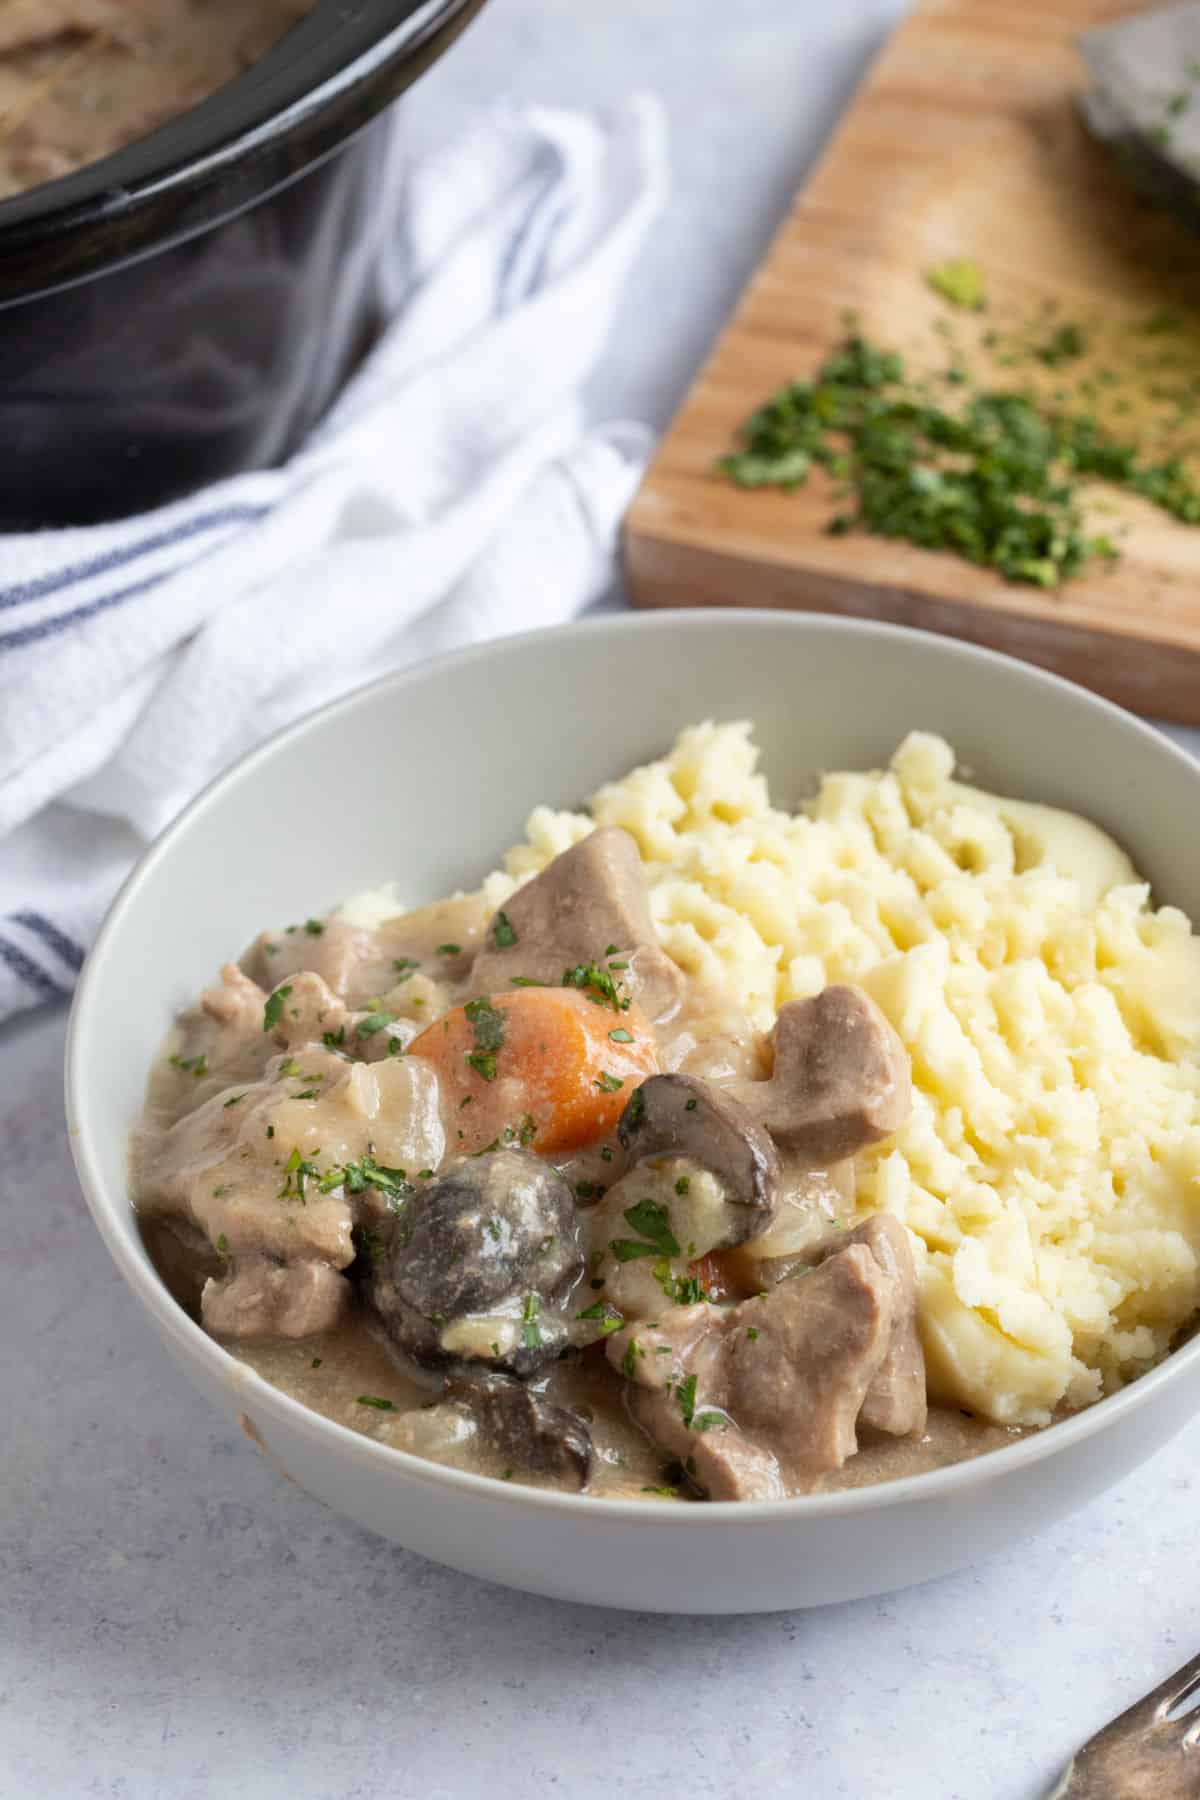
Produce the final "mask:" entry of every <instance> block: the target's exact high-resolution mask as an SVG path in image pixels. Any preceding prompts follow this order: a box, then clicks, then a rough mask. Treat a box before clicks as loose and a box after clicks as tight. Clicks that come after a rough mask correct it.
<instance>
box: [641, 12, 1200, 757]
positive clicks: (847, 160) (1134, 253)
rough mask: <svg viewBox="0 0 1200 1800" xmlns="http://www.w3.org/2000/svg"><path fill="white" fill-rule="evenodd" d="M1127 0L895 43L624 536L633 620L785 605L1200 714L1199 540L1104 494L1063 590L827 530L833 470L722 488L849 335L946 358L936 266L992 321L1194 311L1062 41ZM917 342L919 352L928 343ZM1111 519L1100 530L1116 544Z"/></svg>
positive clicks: (997, 15)
mask: <svg viewBox="0 0 1200 1800" xmlns="http://www.w3.org/2000/svg"><path fill="white" fill-rule="evenodd" d="M1132 10H1136V7H1134V6H1132V5H1131V4H1130V0H926V3H925V4H923V5H921V6H919V7H918V9H917V11H916V12H915V13H914V14H913V16H912V17H911V18H909V19H908V20H907V22H906V23H905V24H903V25H902V26H901V27H900V28H899V29H898V30H897V32H896V33H895V34H894V36H893V37H892V39H891V40H890V42H889V44H888V45H887V47H886V49H885V50H884V51H883V53H882V55H881V56H880V57H879V59H878V60H877V62H876V64H875V66H874V68H873V69H872V71H871V72H870V74H869V76H868V78H867V80H866V81H865V82H864V84H863V86H862V88H861V89H860V91H859V93H858V95H857V97H856V99H855V101H854V104H853V106H852V107H851V109H850V111H849V112H848V114H847V115H846V117H845V119H844V120H843V122H842V124H841V126H840V127H839V129H838V132H837V133H836V135H835V137H834V139H833V141H832V143H831V144H830V146H829V148H828V150H827V151H826V153H825V156H824V157H823V159H822V161H821V163H820V164H819V165H818V167H817V169H816V171H815V173H814V174H813V176H812V178H811V179H810V181H809V182H808V184H807V185H806V187H805V189H804V191H803V192H802V193H801V195H800V197H799V198H798V200H797V202H796V204H795V206H794V208H793V210H792V212H791V213H790V215H789V217H788V218H787V220H786V221H785V223H784V225H783V226H782V228H781V229H780V231H779V233H778V235H777V236H776V238H775V241H774V243H773V244H772V246H771V248H770V250H769V251H768V253H767V256H766V257H765V259H764V261H763V263H762V264H761V266H760V268H759V269H758V271H757V273H756V274H755V276H754V277H753V279H752V280H751V282H750V284H749V286H748V288H747V289H746V291H745V293H744V295H743V296H742V299H741V301H740V303H739V305H738V307H737V309H736V312H735V313H734V315H733V317H732V319H731V321H730V323H729V325H728V326H727V328H726V330H725V331H724V333H723V335H722V336H721V338H720V340H719V342H718V343H717V345H716V347H715V349H714V351H713V353H712V355H711V357H710V359H709V361H708V363H707V364H706V366H705V367H704V368H703V370H702V371H701V373H700V375H699V377H698V378H697V380H696V382H695V384H694V386H693V387H692V389H691V392H690V393H689V394H688V396H687V399H686V400H685V402H684V404H683V407H682V408H681V410H680V412H679V413H678V415H677V416H676V418H675V420H674V422H673V424H672V426H671V428H670V430H669V431H668V433H667V435H666V437H665V439H664V441H663V443H662V446H661V448H660V450H659V453H658V455H657V457H656V458H655V461H654V463H653V465H652V466H651V468H650V470H649V472H648V473H647V476H646V478H645V481H644V482H643V484H642V487H641V489H640V491H639V493H638V495H637V496H636V498H635V500H634V502H633V504H632V506H631V508H630V511H629V513H628V516H627V518H626V523H625V538H624V548H625V560H626V569H627V574H628V580H629V585H630V589H631V592H632V594H633V598H634V600H635V602H636V603H637V604H639V605H642V606H686V605H731V606H739V605H740V606H769V607H792V608H800V609H803V610H808V611H817V612H840V613H849V614H853V615H855V616H859V617H869V618H882V619H890V620H895V621H899V622H901V623H904V624H909V625H917V626H922V627H925V628H928V629H931V630H935V631H940V632H945V633H948V634H949V635H951V636H955V637H961V638H968V639H970V640H972V641H974V642H977V643H982V644H990V645H992V646H994V647H995V648H997V649H1000V650H1006V651H1008V652H1010V653H1011V654H1014V655H1018V656H1022V657H1024V658H1027V659H1028V660H1030V661H1033V662H1037V663H1041V664H1042V665H1043V666H1045V667H1047V668H1050V669H1053V670H1054V671H1056V672H1057V673H1059V674H1063V675H1067V676H1069V677H1071V678H1072V679H1073V680H1076V681H1080V682H1083V683H1085V684H1086V685H1087V686H1089V687H1092V688H1095V689H1097V690H1098V691H1100V692H1101V693H1105V694H1108V695H1110V696H1111V697H1112V698H1114V699H1117V700H1120V701H1121V702H1122V703H1124V704H1125V705H1127V706H1131V707H1133V708H1135V709H1136V710H1138V711H1141V712H1149V713H1153V714H1156V715H1158V716H1160V717H1163V718H1168V719H1175V720H1180V721H1184V722H1188V723H1193V724H1194V723H1200V529H1195V528H1189V527H1187V526H1183V525H1180V524H1177V523H1176V522H1174V521H1172V520H1170V519H1168V518H1166V517H1164V515H1162V514H1161V513H1159V512H1157V511H1156V510H1155V509H1154V508H1152V507H1150V506H1149V505H1147V504H1146V503H1144V502H1141V501H1137V500H1134V499H1128V498H1125V497H1120V498H1119V499H1115V500H1112V501H1111V502H1109V504H1111V505H1112V507H1113V509H1114V512H1115V514H1116V516H1117V519H1118V522H1119V526H1120V529H1121V530H1122V532H1123V533H1124V536H1123V543H1122V556H1121V560H1120V562H1119V563H1118V564H1117V565H1116V566H1115V567H1108V566H1105V565H1092V566H1089V568H1088V569H1086V570H1085V571H1084V572H1083V573H1082V574H1081V575H1078V576H1076V577H1075V578H1074V579H1072V580H1071V581H1069V582H1067V583H1066V584H1065V585H1064V587H1063V588H1062V589H1061V590H1060V591H1059V592H1057V593H1053V594H1046V593H1044V592H1042V591H1041V590H1038V589H1035V588H1031V587H1024V586H1018V585H1013V584H1010V583H1007V582H1005V581H1003V580H1002V579H1000V578H999V577H997V576H996V575H994V574H992V573H991V572H990V571H988V570H985V569H978V568H974V567H972V566H971V565H969V564H967V563H964V562H961V561H959V560H958V559H957V558H956V557H953V556H949V555H945V554H940V553H935V552H930V551H924V550H919V549H916V548H914V547H912V546H909V545H906V544H899V543H894V542H891V541H885V540H883V539H879V538H872V537H869V536H866V535H863V534H859V533H853V534H851V535H849V536H846V537H831V536H830V535H829V534H828V533H827V531H826V529H825V527H826V525H827V523H828V520H829V518H830V516H831V513H832V512H833V511H834V510H835V506H834V503H833V501H832V498H831V493H830V488H829V485H828V482H827V480H826V478H825V477H824V476H821V475H817V476H815V477H814V478H813V479H812V480H810V482H809V483H808V484H807V485H806V486H805V487H804V488H802V489H800V490H799V491H798V492H796V493H793V494H783V493H780V492H778V491H776V490H763V489H760V490H756V491H752V492H747V491H744V490H741V489H738V488H735V487H733V486H732V485H730V484H729V483H728V482H726V481H723V480H721V479H719V478H718V477H716V476H714V475H713V473H712V470H713V464H714V461H715V459H716V458H717V457H718V456H720V455H721V454H722V453H724V452H725V451H727V450H728V449H730V448H731V447H733V444H734V441H735V438H736V433H737V429H738V427H739V426H740V424H741V423H742V422H743V420H744V419H745V417H746V415H747V414H748V412H749V411H750V410H751V409H752V408H753V407H754V406H755V405H757V404H758V403H759V402H760V401H761V400H762V399H764V398H765V397H766V396H767V394H769V393H770V392H771V391H773V390H774V389H775V388H777V387H778V386H780V385H781V384H782V383H784V382H786V381H789V380H793V379H795V378H797V377H798V376H802V375H805V374H807V373H809V372H811V370H812V369H813V368H814V366H815V364H816V363H817V362H818V361H819V360H820V358H821V357H822V356H823V355H824V354H825V353H826V351H827V350H828V349H829V348H830V347H831V346H832V345H833V344H834V343H836V342H837V340H838V339H839V337H841V336H842V335H844V325H843V317H844V314H845V312H846V310H847V309H852V310H853V311H855V312H856V313H857V314H858V315H859V316H860V318H861V320H862V326H863V329H864V331H865V332H866V333H867V334H868V335H869V336H871V337H872V338H874V339H875V340H876V341H878V342H880V343H882V344H885V345H887V346H889V347H892V348H895V349H898V350H901V351H902V352H903V353H904V354H905V355H906V357H907V358H908V359H909V360H910V361H913V360H915V361H916V363H917V365H918V366H919V365H920V363H921V359H922V354H924V355H925V356H926V357H927V358H928V359H929V366H930V367H932V366H933V356H934V351H935V348H936V347H940V353H941V354H942V355H943V356H944V342H943V340H941V339H939V338H938V336H937V334H936V331H935V323H936V321H937V320H938V319H939V318H942V319H944V318H945V308H944V307H943V306H942V305H941V303H940V302H939V301H938V300H937V298H936V297H935V296H934V295H933V294H932V293H931V291H930V290H929V288H928V285H927V283H926V281H925V279H924V271H926V270H927V269H929V268H930V267H931V266H933V265H935V264H937V263H938V262H940V261H943V260H946V259H948V258H951V257H971V258H974V259H976V260H977V261H978V262H979V263H980V264H981V265H982V266H983V267H984V269H985V270H986V273H987V278H988V287H989V295H990V297H991V301H992V311H993V313H996V312H999V313H1000V314H1005V313H1006V314H1007V315H1008V316H1010V317H1015V316H1029V315H1032V314H1033V313H1034V312H1035V311H1036V309H1037V308H1038V307H1039V306H1040V305H1041V304H1042V303H1043V302H1044V301H1045V300H1046V299H1047V298H1049V297H1054V298H1057V299H1058V300H1059V301H1061V303H1062V306H1063V308H1064V311H1065V313H1066V314H1071V313H1075V312H1078V313H1080V314H1082V315H1085V316H1095V314H1096V309H1097V306H1098V305H1102V306H1103V309H1104V317H1105V318H1106V319H1109V320H1113V321H1117V322H1119V323H1120V324H1121V328H1122V329H1127V328H1128V327H1131V326H1132V325H1133V324H1134V322H1135V321H1136V320H1144V319H1145V318H1146V317H1147V316H1149V315H1150V314H1152V313H1154V312H1155V311H1157V310H1159V309H1161V308H1163V307H1164V306H1175V307H1185V308H1196V307H1200V240H1197V239H1194V238H1192V237H1191V236H1190V235H1189V234H1188V233H1187V232H1186V231H1185V230H1183V229H1182V228H1181V227H1179V226H1178V225H1176V224H1175V222H1174V221H1173V220H1171V219H1169V218H1168V217H1166V216H1165V215H1163V214H1162V213H1158V212H1155V211H1152V210H1151V209H1149V208H1147V207H1145V206H1143V205H1141V204H1140V203H1139V202H1138V201H1137V200H1136V199H1135V198H1134V196H1133V195H1132V194H1131V193H1130V192H1129V191H1128V189H1127V187H1126V186H1125V183H1124V177H1123V176H1122V174H1121V172H1120V171H1119V170H1118V169H1117V168H1116V167H1115V166H1114V164H1113V162H1112V160H1111V159H1110V157H1109V156H1108V154H1107V153H1106V152H1105V151H1103V150H1102V149H1100V148H1099V147H1097V146H1096V145H1094V144H1093V143H1092V142H1091V141H1090V140H1089V138H1088V137H1087V135H1086V133H1085V132H1084V130H1083V128H1082V126H1081V125H1080V124H1079V122H1078V119H1077V116H1076V112H1075V96H1076V94H1077V92H1078V91H1079V89H1080V88H1081V86H1082V84H1083V71H1082V65H1081V62H1080V59H1079V57H1078V54H1077V52H1076V50H1075V49H1074V40H1075V38H1076V36H1077V34H1078V33H1079V32H1081V31H1083V30H1086V29H1087V28H1088V27H1089V26H1092V25H1096V24H1100V23H1104V22H1106V21H1107V20H1110V19H1113V18H1116V17H1119V16H1121V15H1122V14H1124V13H1128V12H1130V11H1132ZM922 346H924V347H925V348H924V352H923V351H922V348H921V347H922ZM1107 528H1108V527H1107V525H1106V529H1107Z"/></svg>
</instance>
